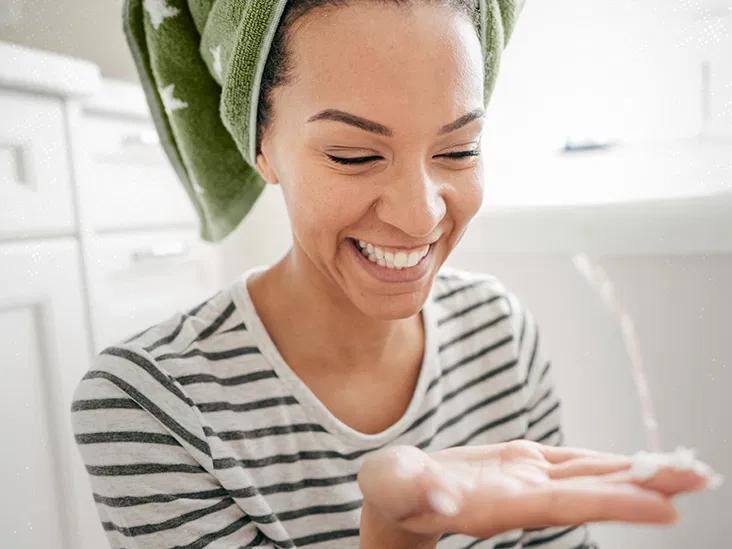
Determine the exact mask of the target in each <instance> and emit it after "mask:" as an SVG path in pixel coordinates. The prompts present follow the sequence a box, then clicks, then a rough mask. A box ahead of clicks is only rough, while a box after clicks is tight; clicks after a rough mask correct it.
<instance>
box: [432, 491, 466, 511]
mask: <svg viewBox="0 0 732 549" xmlns="http://www.w3.org/2000/svg"><path fill="white" fill-rule="evenodd" d="M427 497H428V499H429V501H430V505H432V507H433V509H434V510H435V511H437V512H438V513H442V514H443V515H450V516H452V515H457V513H458V510H459V506H458V503H457V501H455V499H454V498H453V497H452V496H451V495H449V494H448V493H446V492H443V491H442V490H433V491H431V492H430V493H429V494H428V496H427Z"/></svg>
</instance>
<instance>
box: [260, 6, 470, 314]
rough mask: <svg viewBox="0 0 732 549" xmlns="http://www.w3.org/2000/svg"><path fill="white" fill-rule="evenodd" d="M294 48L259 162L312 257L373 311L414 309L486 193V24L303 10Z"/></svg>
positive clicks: (303, 255) (434, 10)
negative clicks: (289, 78)
mask: <svg viewBox="0 0 732 549" xmlns="http://www.w3.org/2000/svg"><path fill="white" fill-rule="evenodd" d="M290 51H291V52H292V55H293V57H292V62H293V69H294V74H295V80H294V82H292V83H290V84H288V85H286V86H282V87H279V88H276V89H275V91H274V95H273V106H272V108H273V115H274V122H273V125H272V126H271V127H270V128H269V130H268V131H267V132H265V135H264V137H263V140H262V144H261V148H262V154H260V155H259V156H258V157H257V165H258V167H259V169H260V172H261V173H262V174H263V175H264V176H265V178H267V179H268V180H269V181H272V182H279V183H280V184H281V185H282V189H283V193H284V198H285V203H286V205H287V209H288V213H289V216H290V221H291V224H292V230H293V237H294V242H293V246H294V248H293V253H294V254H295V256H296V258H297V260H298V264H299V263H300V262H304V263H303V265H304V266H305V267H306V268H308V269H311V270H313V268H314V272H317V273H319V275H321V276H322V280H323V281H325V282H326V286H327V287H328V288H330V289H332V291H333V296H334V299H336V300H338V301H340V300H342V299H347V300H349V301H350V302H351V303H352V304H353V305H354V306H355V307H357V308H358V309H359V310H361V311H362V312H363V313H364V314H366V315H368V316H371V317H375V318H380V319H395V318H405V317H409V316H413V315H415V314H417V313H418V312H419V310H420V309H421V308H422V305H423V304H424V302H425V301H426V299H427V297H428V294H429V291H430V287H431V286H432V283H433V280H434V277H435V275H436V273H437V271H438V269H439V267H440V266H441V265H442V263H443V262H444V261H445V259H446V258H447V256H448V255H449V253H450V251H451V250H452V249H453V247H454V246H455V245H456V244H457V242H458V240H459V239H460V238H461V236H462V234H463V232H464V230H465V228H466V226H467V223H468V221H469V220H470V219H471V218H472V217H473V215H475V213H476V211H477V210H478V208H479V207H480V203H481V200H482V196H483V186H482V181H483V162H482V157H481V156H476V154H479V152H480V148H479V146H480V135H481V128H482V124H483V118H482V113H483V110H482V107H483V68H482V57H481V49H480V42H479V40H478V37H477V35H476V32H475V30H474V29H473V27H472V24H471V23H470V21H469V20H468V19H467V18H466V17H465V16H463V15H461V14H460V13H458V12H456V11H454V10H453V9H450V8H446V7H442V6H434V5H429V4H426V3H425V4H422V5H418V4H415V5H414V6H413V7H412V8H411V9H405V8H404V7H403V6H402V7H399V6H389V5H385V4H380V3H376V2H373V3H372V2H354V3H352V4H350V5H348V6H346V7H340V8H334V9H325V10H315V11H314V12H310V13H309V14H308V15H306V16H305V17H304V18H302V19H300V20H299V21H298V22H297V23H296V25H295V27H294V33H293V39H292V42H291V43H290ZM333 157H336V158H338V159H346V160H345V161H348V159H357V160H356V162H355V163H352V164H345V163H341V162H339V161H338V160H336V159H334V158H333ZM359 241H362V242H363V243H365V244H366V253H368V254H369V255H370V256H372V259H371V260H370V259H368V258H367V256H365V255H364V254H363V252H362V251H360V249H361V244H360V243H359ZM425 254H426V255H425ZM415 263H416V264H415ZM399 267H401V268H399Z"/></svg>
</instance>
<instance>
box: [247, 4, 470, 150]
mask: <svg viewBox="0 0 732 549" xmlns="http://www.w3.org/2000/svg"><path fill="white" fill-rule="evenodd" d="M378 1H379V2H380V3H382V4H395V5H397V6H404V5H411V4H413V3H414V0H378ZM418 1H419V0H418ZM351 3H352V0H289V1H288V2H287V4H286V6H285V9H284V11H283V12H282V16H281V17H280V23H279V25H278V27H277V30H276V32H275V35H274V37H273V38H272V44H271V46H270V51H269V55H268V57H267V62H266V63H265V65H264V70H263V72H262V80H261V83H260V88H259V103H258V105H257V132H256V138H257V150H256V153H257V154H259V153H260V151H261V143H262V136H263V135H264V133H265V131H266V130H267V129H268V128H269V126H270V125H271V123H272V118H273V115H272V95H273V92H274V90H275V89H276V88H278V87H280V86H285V85H287V84H289V83H291V82H292V80H293V78H294V68H293V63H292V52H291V50H290V48H289V45H290V43H291V41H292V36H293V26H294V24H295V23H296V22H297V21H298V20H300V19H302V18H303V17H304V16H305V15H306V14H308V13H309V12H311V11H313V10H314V9H316V8H320V9H324V8H330V7H341V6H347V5H349V4H351ZM427 3H432V4H439V5H444V6H448V7H451V8H453V9H455V10H457V11H458V12H459V13H461V14H463V15H465V16H467V17H468V18H469V19H470V21H471V22H472V23H473V26H474V28H477V25H478V16H479V14H478V0H430V1H429V2H427Z"/></svg>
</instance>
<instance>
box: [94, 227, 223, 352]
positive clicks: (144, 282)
mask: <svg viewBox="0 0 732 549" xmlns="http://www.w3.org/2000/svg"><path fill="white" fill-rule="evenodd" d="M90 245H91V246H90V247H91V261H90V262H89V264H90V268H91V269H92V273H93V274H92V285H91V291H92V295H93V311H94V332H95V340H94V342H95V345H96V347H97V351H100V350H102V349H103V348H104V347H107V346H108V345H111V344H113V343H116V342H118V341H119V340H121V339H125V338H126V337H128V336H131V335H133V334H134V333H137V332H139V331H142V330H143V329H145V328H147V327H148V326H150V325H151V324H153V323H156V322H159V321H161V320H164V319H165V318H167V317H169V316H171V315H173V314H174V313H176V312H178V311H181V310H185V309H187V308H190V307H192V306H194V305H195V304H196V303H198V302H200V301H202V300H203V299H205V298H206V297H209V296H210V295H212V294H213V293H215V292H216V290H218V289H219V257H218V248H217V247H216V246H215V245H213V244H209V243H206V242H202V241H201V240H200V239H199V238H198V235H197V233H196V231H193V230H191V231H162V230H161V231H149V232H134V233H133V232H130V233H125V234H108V235H98V236H95V237H94V238H93V239H91V242H90Z"/></svg>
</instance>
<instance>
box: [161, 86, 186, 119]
mask: <svg viewBox="0 0 732 549" xmlns="http://www.w3.org/2000/svg"><path fill="white" fill-rule="evenodd" d="M174 88H175V84H168V85H167V86H165V87H164V88H161V89H160V90H159V91H160V100H161V101H162V102H163V106H164V107H165V112H166V113H168V114H171V113H172V112H173V111H174V110H176V109H185V108H186V107H187V106H188V103H186V102H185V101H181V100H180V99H178V98H177V97H175V96H173V89H174Z"/></svg>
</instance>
